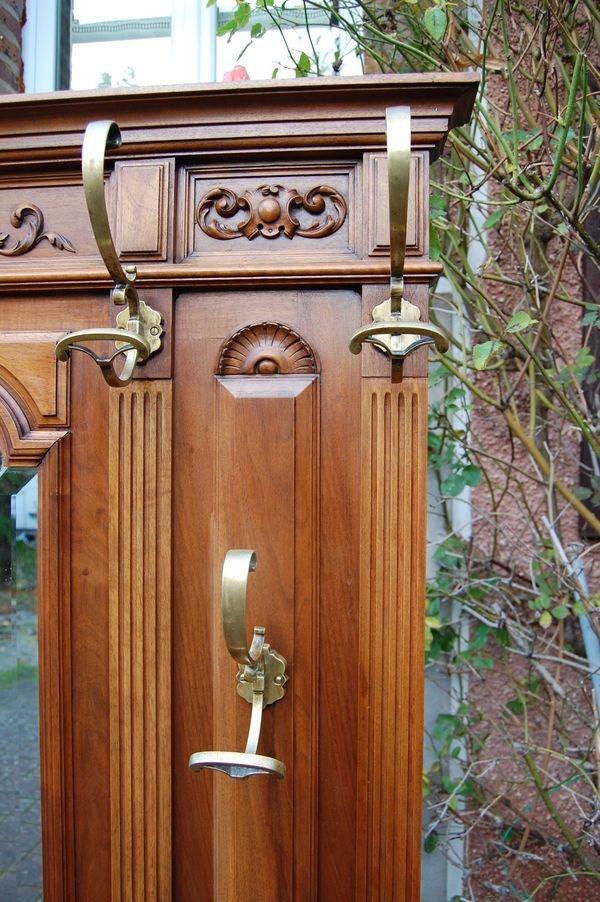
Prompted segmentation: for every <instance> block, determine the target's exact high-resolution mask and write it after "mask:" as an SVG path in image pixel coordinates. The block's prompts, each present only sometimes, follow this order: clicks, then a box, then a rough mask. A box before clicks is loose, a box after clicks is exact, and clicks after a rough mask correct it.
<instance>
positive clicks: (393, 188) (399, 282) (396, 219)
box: [350, 106, 448, 359]
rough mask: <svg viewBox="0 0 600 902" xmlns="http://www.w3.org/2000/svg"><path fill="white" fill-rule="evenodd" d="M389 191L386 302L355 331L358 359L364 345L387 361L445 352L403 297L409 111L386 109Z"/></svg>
mask: <svg viewBox="0 0 600 902" xmlns="http://www.w3.org/2000/svg"><path fill="white" fill-rule="evenodd" d="M386 132H387V159H388V186H389V205H390V272H391V278H390V297H389V299H388V300H387V301H384V303H383V304H379V305H378V306H377V307H375V308H374V309H373V311H372V317H373V323H370V324H369V325H367V326H363V327H362V328H361V329H358V330H357V331H356V332H355V333H354V335H353V336H352V338H351V339H350V350H351V352H352V353H353V354H359V353H360V352H361V350H362V346H363V342H365V341H368V342H369V343H370V344H373V345H375V347H377V348H379V349H380V350H382V351H385V352H386V353H387V354H389V356H390V357H391V358H392V359H404V357H406V356H407V354H410V352H411V351H414V350H415V349H416V348H419V347H421V345H427V344H434V345H435V347H436V348H437V350H438V351H440V352H441V353H444V352H445V351H447V350H448V340H447V338H446V336H445V335H444V333H443V332H442V330H441V329H438V327H437V326H434V325H433V323H421V322H419V319H420V316H421V313H420V311H419V309H418V307H416V306H415V305H414V304H411V303H410V302H409V301H407V300H406V299H405V297H404V259H405V255H406V230H407V224H408V187H409V179H410V136H411V132H410V107H408V106H398V107H389V108H388V109H387V110H386Z"/></svg>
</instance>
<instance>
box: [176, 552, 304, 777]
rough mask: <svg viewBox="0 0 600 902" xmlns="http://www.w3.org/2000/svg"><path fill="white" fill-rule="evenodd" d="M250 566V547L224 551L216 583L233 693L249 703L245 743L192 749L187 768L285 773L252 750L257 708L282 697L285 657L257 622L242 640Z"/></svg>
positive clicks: (274, 761)
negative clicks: (239, 748)
mask: <svg viewBox="0 0 600 902" xmlns="http://www.w3.org/2000/svg"><path fill="white" fill-rule="evenodd" d="M254 570H256V554H255V552H254V551H251V550H249V549H241V548H236V549H232V550H231V551H228V552H227V554H226V555H225V561H224V563H223V577H222V584H221V613H222V617H223V633H224V637H225V644H226V645H227V650H228V652H229V654H230V655H231V657H232V658H233V659H234V661H236V662H237V664H238V673H237V677H236V680H237V692H238V695H241V697H242V698H243V699H245V700H246V701H248V702H250V704H251V705H252V712H251V715H250V728H249V730H248V739H247V741H246V748H245V750H244V751H243V752H227V751H210V752H195V753H194V754H193V755H191V757H190V760H189V767H190V769H191V770H202V769H204V768H207V769H208V770H217V771H221V772H222V773H224V774H227V776H229V777H233V778H234V779H238V780H243V779H245V778H246V777H252V776H256V775H258V774H275V776H277V777H284V776H285V764H284V763H283V761H279V760H278V759H277V758H270V757H269V756H267V755H258V754H257V749H258V740H259V738H260V728H261V724H262V714H263V710H264V709H265V708H266V707H267V705H272V704H273V703H274V702H276V701H278V700H279V699H280V698H283V696H284V695H285V688H284V687H285V684H286V682H287V680H288V676H287V674H286V667H287V663H286V660H285V658H283V657H282V656H281V655H280V654H278V653H277V652H276V651H275V650H274V649H272V648H271V646H270V645H268V644H267V643H266V642H265V628H264V627H263V626H255V627H254V631H253V635H252V641H251V643H250V645H247V643H246V593H247V586H248V576H249V574H250V573H251V572H253V571H254Z"/></svg>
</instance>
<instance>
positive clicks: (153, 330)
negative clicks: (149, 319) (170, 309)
mask: <svg viewBox="0 0 600 902" xmlns="http://www.w3.org/2000/svg"><path fill="white" fill-rule="evenodd" d="M150 335H160V326H150Z"/></svg>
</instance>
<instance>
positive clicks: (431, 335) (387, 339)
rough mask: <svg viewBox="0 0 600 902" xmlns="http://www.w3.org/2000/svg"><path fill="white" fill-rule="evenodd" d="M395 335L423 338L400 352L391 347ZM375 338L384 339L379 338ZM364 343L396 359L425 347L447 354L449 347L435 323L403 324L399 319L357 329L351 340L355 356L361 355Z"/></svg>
mask: <svg viewBox="0 0 600 902" xmlns="http://www.w3.org/2000/svg"><path fill="white" fill-rule="evenodd" d="M395 335H415V336H418V335H420V336H421V338H415V341H414V342H411V344H410V346H409V347H408V348H406V350H404V351H398V350H396V349H394V348H392V346H391V339H392V336H395ZM375 336H382V337H381V338H378V337H375ZM363 341H368V342H370V343H371V344H374V345H376V346H377V347H379V348H381V350H382V351H386V352H387V353H388V354H392V355H393V356H394V357H405V356H406V354H408V353H410V352H411V351H414V350H415V349H416V348H420V347H422V346H423V345H431V344H433V345H435V349H436V351H439V352H440V354H445V353H446V351H447V350H448V347H449V345H448V339H447V338H446V336H445V335H444V333H443V332H442V330H441V329H439V328H438V327H437V326H434V324H433V323H415V322H402V320H400V319H399V318H398V320H397V321H396V322H394V321H391V322H390V321H388V322H378V323H372V324H371V325H370V326H363V327H362V329H357V331H356V332H355V333H354V335H353V336H352V338H351V339H350V351H351V352H352V353H353V354H360V352H361V350H362V343H363Z"/></svg>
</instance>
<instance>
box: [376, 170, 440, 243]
mask: <svg viewBox="0 0 600 902" xmlns="http://www.w3.org/2000/svg"><path fill="white" fill-rule="evenodd" d="M365 168H366V174H365V208H366V209H368V216H366V217H365V219H364V222H365V227H366V233H367V246H366V252H367V253H368V255H369V256H371V257H376V256H381V255H382V254H385V255H386V256H387V255H388V254H389V252H390V210H389V199H388V174H387V156H386V155H385V154H384V153H382V154H379V153H377V154H367V155H366V159H365ZM428 171H429V164H428V161H427V159H426V157H425V155H424V154H423V153H413V154H412V155H411V158H410V185H409V192H408V224H407V230H406V252H407V254H409V255H411V256H413V255H422V254H424V253H426V251H427V248H428V246H429V241H428V235H427V234H426V228H425V227H426V223H427V215H426V210H427V203H428V192H429V180H428Z"/></svg>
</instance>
